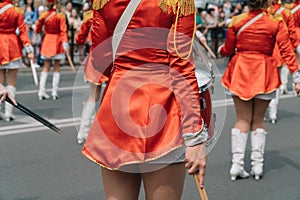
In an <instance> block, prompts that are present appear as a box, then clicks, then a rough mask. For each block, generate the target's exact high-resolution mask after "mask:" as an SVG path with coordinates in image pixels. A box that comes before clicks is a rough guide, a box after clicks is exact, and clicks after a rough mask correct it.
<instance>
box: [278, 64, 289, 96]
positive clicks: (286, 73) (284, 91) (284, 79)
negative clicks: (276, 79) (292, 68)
mask: <svg viewBox="0 0 300 200" xmlns="http://www.w3.org/2000/svg"><path fill="white" fill-rule="evenodd" d="M289 73H290V72H289V69H288V68H287V66H286V65H285V64H284V65H283V66H282V67H281V70H280V80H281V83H282V84H281V86H280V93H281V94H288V92H289V91H288V89H287V84H288V76H289Z"/></svg>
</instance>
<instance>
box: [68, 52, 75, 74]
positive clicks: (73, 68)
mask: <svg viewBox="0 0 300 200" xmlns="http://www.w3.org/2000/svg"><path fill="white" fill-rule="evenodd" d="M66 55H67V59H68V62H69V65H70V67H71V69H72V71H73V72H74V73H76V69H75V67H74V64H73V62H72V59H71V57H70V54H69V53H66Z"/></svg>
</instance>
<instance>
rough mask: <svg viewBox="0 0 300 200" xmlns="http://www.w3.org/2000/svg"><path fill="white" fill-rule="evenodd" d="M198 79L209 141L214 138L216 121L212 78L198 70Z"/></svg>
mask: <svg viewBox="0 0 300 200" xmlns="http://www.w3.org/2000/svg"><path fill="white" fill-rule="evenodd" d="M196 78H197V82H198V86H199V92H200V104H201V116H202V118H203V120H204V123H205V126H206V127H207V129H208V140H209V139H211V138H213V136H214V121H213V113H212V99H211V94H212V87H213V83H212V78H211V76H210V74H209V73H208V72H206V71H203V70H200V69H196Z"/></svg>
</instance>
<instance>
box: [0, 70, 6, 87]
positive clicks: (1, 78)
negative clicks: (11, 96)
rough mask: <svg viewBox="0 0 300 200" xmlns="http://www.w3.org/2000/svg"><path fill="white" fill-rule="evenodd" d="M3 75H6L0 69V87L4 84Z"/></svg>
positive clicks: (4, 71)
mask: <svg viewBox="0 0 300 200" xmlns="http://www.w3.org/2000/svg"><path fill="white" fill-rule="evenodd" d="M5 73H6V70H5V69H0V83H1V84H2V85H4V84H5Z"/></svg>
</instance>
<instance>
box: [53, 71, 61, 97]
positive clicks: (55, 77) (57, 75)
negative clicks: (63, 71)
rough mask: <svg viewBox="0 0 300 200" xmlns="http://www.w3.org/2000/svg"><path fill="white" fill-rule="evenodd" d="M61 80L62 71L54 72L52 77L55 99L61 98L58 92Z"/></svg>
mask: <svg viewBox="0 0 300 200" xmlns="http://www.w3.org/2000/svg"><path fill="white" fill-rule="evenodd" d="M59 80H60V73H59V72H53V77H52V98H53V99H54V100H56V99H58V98H59V96H58V94H57V91H58V85H59Z"/></svg>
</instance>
